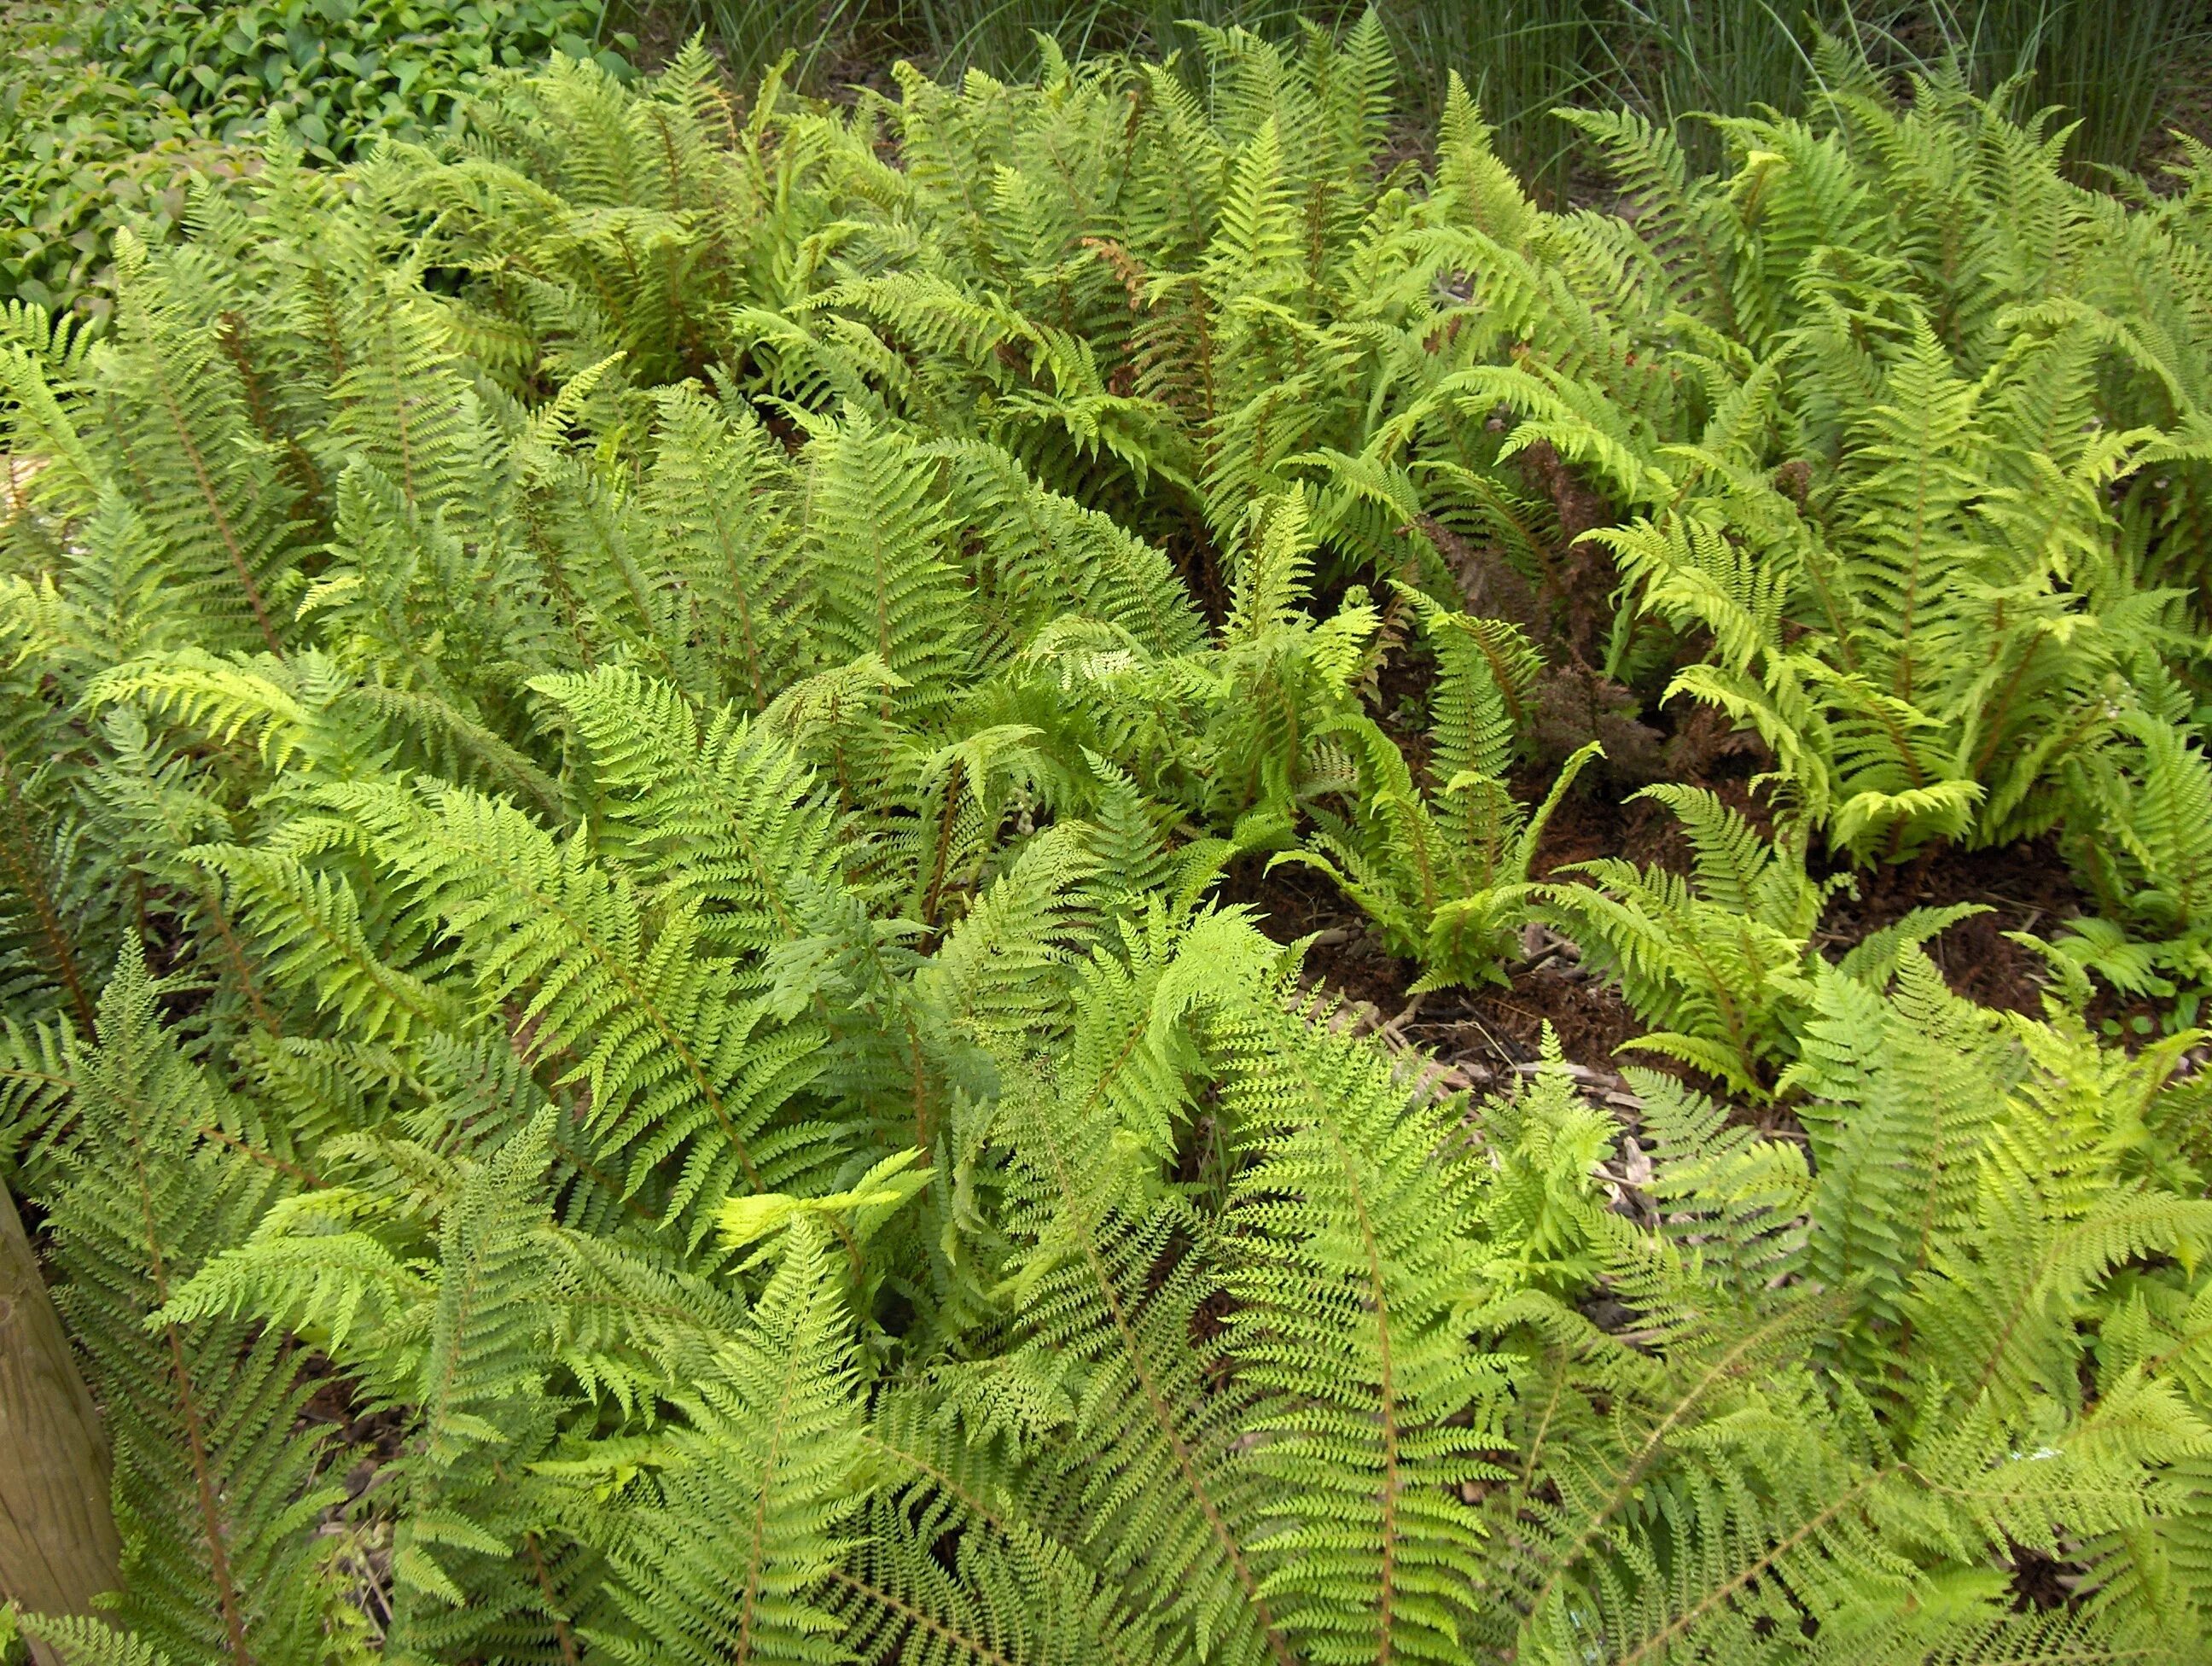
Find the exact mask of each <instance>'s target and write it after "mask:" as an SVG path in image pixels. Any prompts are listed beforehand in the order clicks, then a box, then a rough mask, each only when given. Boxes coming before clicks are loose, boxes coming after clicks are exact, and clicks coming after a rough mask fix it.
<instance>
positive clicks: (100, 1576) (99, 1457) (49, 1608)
mask: <svg viewBox="0 0 2212 1666" xmlns="http://www.w3.org/2000/svg"><path fill="white" fill-rule="evenodd" d="M108 1476H109V1457H108V1451H107V1442H106V1438H104V1437H103V1436H102V1435H101V1433H100V1414H99V1413H98V1412H97V1411H96V1410H95V1409H94V1407H93V1403H92V1396H91V1395H89V1394H88V1393H87V1392H86V1391H85V1386H84V1381H83V1379H82V1377H79V1376H78V1375H77V1372H76V1360H74V1359H71V1358H70V1346H69V1338H68V1337H67V1336H66V1335H64V1334H63V1331H62V1322H61V1316H59V1315H58V1314H57V1313H56V1312H55V1311H54V1304H53V1302H52V1300H51V1299H50V1298H48V1296H47V1294H46V1281H45V1280H43V1279H41V1278H40V1276H39V1262H38V1258H37V1257H36V1256H33V1254H32V1253H31V1243H30V1240H29V1239H28V1238H27V1237H25V1236H24V1235H23V1223H22V1220H21V1218H20V1217H19V1216H18V1215H17V1214H16V1213H15V1199H13V1198H12V1197H10V1196H9V1195H8V1192H7V1189H6V1188H5V1187H0V1597H5V1598H8V1599H9V1600H10V1601H12V1602H15V1604H16V1606H17V1607H18V1608H21V1609H22V1610H23V1612H25V1613H27V1614H89V1613H91V1612H92V1608H91V1599H92V1598H93V1597H94V1596H99V1595H100V1593H101V1592H103V1591H111V1590H115V1589H116V1587H117V1586H118V1585H119V1584H121V1583H122V1578H121V1574H120V1572H119V1566H120V1558H121V1554H122V1547H121V1544H120V1541H118V1539H117V1537H116V1535H115V1517H114V1514H113V1511H112V1510H111V1509H110V1507H109V1504H108V1490H107V1489H108ZM33 1657H34V1658H41V1659H44V1658H48V1656H46V1654H45V1653H44V1651H42V1650H40V1648H39V1647H38V1645H33Z"/></svg>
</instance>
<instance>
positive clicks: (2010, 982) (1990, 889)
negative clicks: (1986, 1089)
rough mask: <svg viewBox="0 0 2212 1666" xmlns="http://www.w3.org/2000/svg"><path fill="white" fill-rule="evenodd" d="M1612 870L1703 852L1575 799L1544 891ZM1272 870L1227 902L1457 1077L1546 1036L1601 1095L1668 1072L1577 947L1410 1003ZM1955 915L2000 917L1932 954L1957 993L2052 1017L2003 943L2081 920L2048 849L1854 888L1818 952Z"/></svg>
mask: <svg viewBox="0 0 2212 1666" xmlns="http://www.w3.org/2000/svg"><path fill="white" fill-rule="evenodd" d="M1706 784H1707V785H1709V786H1710V787H1711V789H1712V790H1713V791H1715V792H1716V793H1719V795H1720V796H1721V797H1722V799H1723V800H1725V801H1726V802H1727V803H1729V805H1730V806H1733V807H1734V808H1735V809H1737V810H1739V811H1741V812H1743V813H1744V814H1745V815H1746V816H1747V817H1748V818H1750V819H1751V820H1752V821H1753V823H1754V824H1758V825H1760V826H1762V827H1764V826H1765V824H1767V822H1768V819H1769V817H1768V812H1767V806H1765V804H1764V802H1763V801H1762V800H1759V798H1758V797H1757V796H1756V795H1755V794H1753V793H1752V791H1751V790H1750V787H1749V786H1748V784H1747V782H1746V781H1743V780H1741V779H1737V778H1731V777H1727V776H1723V777H1720V778H1717V779H1712V780H1710V781H1708V782H1707V783H1706ZM1601 856H1613V857H1620V858H1625V859H1626V860H1630V861H1632V862H1636V863H1638V864H1642V865H1653V866H1662V867H1666V868H1669V869H1672V870H1674V871H1675V872H1677V873H1680V872H1684V871H1686V868H1687V866H1688V859H1689V850H1688V847H1687V844H1686V841H1685V840H1684V839H1683V837H1682V836H1681V832H1680V828H1679V827H1678V826H1677V824H1676V823H1675V821H1674V818H1673V816H1672V815H1670V814H1669V813H1668V811H1667V809H1666V807H1665V806H1662V805H1659V804H1655V803H1651V802H1650V801H1646V800H1638V801H1631V802H1623V801H1620V800H1614V799H1612V798H1610V797H1607V798H1600V797H1597V796H1595V795H1592V796H1588V797H1582V796H1571V797H1570V798H1568V799H1567V800H1565V802H1564V803H1562V804H1561V805H1560V806H1559V812H1558V813H1557V814H1556V815H1554V817H1553V819H1552V822H1551V824H1550V826H1549V827H1548V828H1547V830H1546V837H1545V839H1544V842H1543V844H1542V847H1541V849H1540V850H1539V852H1538V854H1537V858H1536V861H1535V863H1534V873H1535V875H1536V877H1538V878H1543V877H1547V876H1549V875H1553V874H1556V873H1559V870H1560V869H1562V868H1564V867H1565V866H1568V865H1570V864H1571V863H1575V862H1582V861H1588V860H1592V859H1594V858H1596V857H1601ZM1265 868H1266V864H1265V860H1264V859H1261V858H1253V859H1249V860H1247V861H1245V862H1243V863H1241V864H1239V865H1238V866H1237V868H1236V869H1234V870H1232V871H1231V873H1230V874H1229V875H1228V876H1227V879H1226V880H1225V884H1224V886H1223V895H1224V898H1225V900H1227V901H1230V902H1235V903H1247V904H1249V905H1250V906H1252V907H1253V908H1255V909H1256V910H1257V911H1258V912H1259V915H1260V925H1261V929H1262V930H1264V931H1266V932H1267V934H1268V935H1269V936H1271V937H1273V938H1275V939H1277V940H1279V941H1280V942H1285V943H1288V942H1292V941H1295V940H1297V939H1299V938H1302V937H1309V936H1310V937H1312V938H1314V939H1315V940H1314V942H1313V945H1312V946H1311V947H1310V949H1309V950H1308V952H1307V954H1306V958H1305V972H1306V976H1307V981H1308V982H1309V983H1310V984H1311V985H1313V986H1314V987H1315V988H1316V989H1317V990H1318V991H1321V992H1323V993H1325V994H1328V995H1330V996H1333V997H1334V998H1335V999H1337V1000H1340V1001H1341V1002H1342V1003H1344V1004H1345V1005H1346V1006H1349V1007H1352V1009H1354V1011H1355V1013H1356V1014H1357V1015H1358V1018H1359V1021H1360V1022H1362V1023H1363V1024H1364V1025H1367V1026H1369V1027H1372V1028H1380V1029H1387V1030H1388V1031H1389V1034H1390V1037H1391V1038H1392V1039H1393V1040H1395V1041H1398V1042H1401V1043H1409V1044H1413V1045H1416V1046H1419V1047H1420V1048H1422V1049H1425V1050H1427V1051H1429V1052H1431V1053H1432V1054H1433V1055H1435V1056H1436V1057H1437V1060H1438V1061H1440V1062H1441V1063H1443V1064H1445V1065H1448V1066H1456V1067H1462V1068H1463V1069H1467V1067H1472V1068H1471V1069H1467V1073H1468V1077H1469V1079H1473V1080H1475V1081H1481V1080H1486V1079H1498V1078H1501V1077H1503V1076H1504V1075H1505V1074H1508V1073H1510V1072H1512V1071H1513V1070H1515V1069H1516V1067H1522V1066H1525V1065H1528V1064H1529V1063H1531V1062H1532V1061H1534V1060H1535V1059H1536V1058H1537V1057H1539V1056H1540V1054H1541V1049H1542V1041H1543V1032H1544V1029H1545V1026H1546V1025H1550V1027H1551V1028H1552V1030H1553V1032H1554V1033H1555V1034H1556V1035H1557V1036H1558V1037H1559V1044H1560V1049H1561V1051H1562V1052H1563V1053H1564V1055H1565V1057H1566V1059H1567V1061H1569V1062H1570V1063H1571V1064H1575V1065H1578V1066H1580V1067H1583V1070H1584V1071H1586V1072H1587V1073H1589V1079H1591V1080H1592V1081H1594V1082H1595V1084H1596V1085H1600V1086H1606V1085H1612V1082H1613V1079H1614V1078H1616V1077H1617V1075H1618V1073H1619V1071H1620V1067H1621V1066H1622V1064H1623V1063H1638V1064H1644V1065H1648V1066H1650V1067H1654V1068H1665V1067H1667V1063H1666V1061H1664V1060H1662V1059H1660V1058H1658V1057H1657V1056H1656V1055H1640V1054H1637V1053H1633V1052H1631V1053H1627V1054H1621V1053H1620V1052H1619V1049H1620V1048H1621V1046H1622V1045H1623V1043H1626V1042H1629V1041H1632V1040H1633V1039H1634V1038H1635V1037H1637V1036H1638V1035H1640V1034H1642V1033H1643V1032H1644V1030H1646V1029H1648V1028H1649V1027H1650V1026H1649V1025H1645V1024H1644V1023H1643V1022H1642V1021H1641V1020H1639V1019H1638V1018H1637V1016H1636V1014H1635V1013H1634V1012H1632V1011H1631V1010H1630V1008H1629V1006H1628V1005H1627V1003H1626V1001H1625V1000H1622V999H1621V996H1620V991H1619V990H1618V989H1617V988H1614V987H1613V985H1611V984H1610V983H1607V982H1605V981H1603V980H1602V979H1599V978H1595V977H1593V976H1590V975H1589V974H1588V973H1586V972H1584V971H1583V970H1582V969H1581V967H1580V966H1579V965H1578V964H1577V963H1576V957H1575V952H1574V947H1573V945H1572V944H1571V943H1569V942H1567V941H1566V940H1565V939H1562V938H1559V937H1558V936H1556V935H1555V934H1553V933H1550V932H1548V931H1546V930H1544V929H1543V928H1541V927H1535V928H1532V929H1531V930H1530V931H1529V933H1528V934H1527V936H1526V939H1525V940H1524V946H1525V947H1526V948H1527V950H1528V952H1529V958H1528V961H1527V962H1526V963H1524V964H1522V965H1520V966H1517V967H1513V968H1510V969H1509V971H1510V981H1509V982H1507V983H1506V984H1505V985H1504V986H1503V987H1495V988H1482V989H1476V990H1467V989H1450V990H1439V991H1436V992H1433V993H1431V994H1426V995H1425V996H1421V997H1419V998H1418V999H1417V998H1416V997H1414V996H1413V995H1411V994H1409V993H1408V991H1409V989H1410V988H1411V986H1412V985H1413V982H1415V980H1416V979H1417V978H1418V977H1419V975H1420V969H1419V966H1418V965H1417V964H1415V963H1413V961H1410V960H1406V959H1402V958H1399V957H1397V956H1395V955H1393V954H1392V953H1390V952H1389V950H1388V949H1387V948H1386V947H1385V946H1384V945H1383V943H1382V941H1381V939H1380V938H1379V936H1378V934H1377V933H1376V932H1375V930H1374V929H1373V927H1371V926H1370V923H1369V921H1367V918H1366V916H1365V915H1364V914H1362V913H1361V912H1360V910H1359V909H1358V907H1357V906H1355V905H1354V904H1353V903H1351V902H1350V901H1348V900H1347V899H1346V897H1343V895H1342V894H1341V893H1340V892H1339V891H1337V890H1336V888H1335V887H1334V885H1331V884H1329V882H1328V880H1327V879H1323V878H1322V877H1321V876H1320V875H1319V874H1317V873H1313V872H1312V871H1310V870H1309V869H1304V868H1295V867H1283V868H1278V869H1276V870H1275V871H1274V872H1273V873H1267V872H1266V871H1265ZM1567 877H1568V876H1565V875H1564V874H1561V875H1560V878H1561V879H1565V878H1567ZM1948 903H1978V904H1980V905H1981V906H1983V907H1984V908H1986V909H1988V910H1989V912H1988V913H1986V914H1982V915H1975V916H1973V917H1972V918H1970V919H1967V920H1964V921H1960V922H1959V923H1958V924H1957V925H1955V926H1953V927H1951V928H1950V929H1949V930H1948V931H1947V932H1945V933H1943V934H1942V936H1941V937H1939V938H1937V939H1936V940H1935V941H1934V942H1933V943H1931V944H1930V945H1929V953H1930V956H1931V958H1933V959H1934V960H1935V961H1936V964H1937V965H1938V966H1939V967H1941V968H1942V970H1943V972H1944V974H1945V976H1946V977H1947V978H1948V981H1949V982H1950V984H1951V987H1952V988H1954V990H1956V991H1957V992H1958V993H1959V994H1960V995H1962V996H1964V997H1966V998H1967V999H1969V1000H1975V1001H1978V1002H1980V1003H1981V1004H1983V1005H1984V1006H1994V1007H2000V1008H2006V1009H2009V1010H2011V1011H2015V1012H2040V1011H2041V1009H2042V990H2043V988H2044V982H2045V978H2044V972H2043V962H2042V960H2041V958H2039V956H2038V955H2036V954H2035V953H2034V952H2033V951H2032V950H2029V949H2027V948H2024V947H2022V946H2021V945H2019V944H2016V943H2014V942H2011V941H2009V940H2008V939H2007V938H2006V937H2005V935H2004V933H2007V932H2009V931H2021V932H2032V933H2037V934H2040V935H2047V934H2049V933H2050V932H2051V930H2052V928H2053V927H2055V926H2056V925H2057V923H2058V922H2060V921H2064V920H2066V919H2068V918H2070V917H2072V916H2073V915H2076V914H2078V913H2080V912H2081V908H2082V899H2081V896H2080V893H2079V892H2078V891H2076V890H2075V886H2074V884H2073V881H2072V879H2071V878H2070V877H2069V874H2068V873H2067V871H2066V866H2065V864H2064V863H2063V861H2061V860H2060V859H2059V857H2058V854H2057V850H2056V848H2054V847H2053V846H2052V845H2051V842H2049V841H2048V840H2045V841H2039V842H2034V843H2028V844H2020V845H2015V846H2009V847H2006V848H2001V849H1995V850H1979V851H1947V852H1940V853H1937V854H1934V855H1932V856H1930V857H1929V858H1926V859H1923V860H1920V861H1917V862H1909V863H1905V864H1903V865H1901V866H1895V867H1885V868H1875V869H1873V870H1870V871H1867V872H1863V873H1857V875H1855V876H1854V879H1853V886H1852V888H1850V889H1846V890H1844V891H1840V892H1839V893H1838V895H1837V897H1835V899H1834V901H1833V902H1832V903H1831V904H1830V907H1829V909H1828V913H1827V915H1826V918H1825V920H1824V921H1822V932H1821V937H1820V942H1821V945H1822V946H1823V948H1824V949H1826V952H1828V953H1829V954H1830V955H1832V956H1837V955H1840V954H1842V953H1843V952H1844V951H1845V950H1846V949H1848V948H1849V947H1850V945H1853V944H1854V943H1857V941H1858V940H1859V939H1862V938H1863V937H1864V936H1866V935H1867V933H1869V932H1873V931H1875V930H1878V929H1880V928H1881V927H1884V926H1887V925H1889V924H1891V923H1893V922H1894V921H1897V920H1898V919H1899V918H1901V917H1902V916H1903V915H1905V914H1906V913H1908V912H1910V911H1911V909H1916V908H1940V907H1942V906H1944V905H1946V904H1948Z"/></svg>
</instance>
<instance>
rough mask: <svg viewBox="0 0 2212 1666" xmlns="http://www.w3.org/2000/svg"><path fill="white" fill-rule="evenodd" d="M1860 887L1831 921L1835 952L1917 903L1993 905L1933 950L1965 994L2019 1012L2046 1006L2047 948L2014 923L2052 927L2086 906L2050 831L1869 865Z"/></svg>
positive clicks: (1828, 936) (1838, 903)
mask: <svg viewBox="0 0 2212 1666" xmlns="http://www.w3.org/2000/svg"><path fill="white" fill-rule="evenodd" d="M1855 887H1856V891H1857V895H1853V894H1852V893H1851V892H1850V891H1846V892H1844V893H1843V894H1842V895H1839V896H1838V897H1836V899H1835V900H1834V901H1833V902H1832V903H1830V905H1829V908H1828V913H1827V916H1826V919H1825V920H1823V921H1821V926H1822V938H1823V942H1824V945H1825V946H1827V947H1828V948H1829V951H1830V952H1831V953H1841V952H1843V951H1844V949H1846V948H1848V947H1850V945H1852V944H1854V943H1856V942H1857V941H1858V940H1859V939H1861V938H1863V937H1864V936H1865V935H1866V934H1867V933H1869V932H1872V931H1878V930H1880V929H1881V927H1884V926H1887V925H1889V924H1891V923H1892V922H1893V921H1897V920H1899V919H1900V918H1902V917H1903V916H1904V915H1906V914H1908V913H1910V912H1911V910H1912V909H1917V908H1942V907H1944V906H1946V905H1947V904H1949V903H1978V904H1980V905H1981V906H1983V907H1984V908H1986V909H1989V910H1990V912H1988V913H1987V914H1982V915H1975V916H1974V917H1973V918H1972V919H1970V920H1962V921H1960V922H1959V923H1958V924H1957V925H1955V926H1954V927H1951V928H1950V929H1949V930H1948V931H1947V932H1945V933H1943V934H1942V936H1941V937H1939V938H1937V939H1936V940H1935V941H1934V942H1933V943H1931V944H1929V945H1928V946H1929V957H1930V958H1932V959H1933V960H1934V961H1935V962H1936V964H1937V965H1938V966H1940V967H1942V970H1943V975H1944V976H1945V977H1946V978H1947V979H1948V981H1949V982H1950V985H1951V987H1952V988H1953V989H1954V990H1956V991H1957V992H1958V993H1959V994H1961V995H1964V996H1966V998H1967V999H1968V1000H1976V1001H1979V1002H1980V1003H1981V1004H1982V1005H1983V1006H1997V1007H2004V1008H2007V1009H2008V1010H2010V1011H2013V1012H2041V1011H2042V1010H2043V1001H2042V990H2043V987H2044V984H2045V967H2044V962H2043V959H2042V957H2041V956H2039V955H2038V954H2037V953H2036V952H2034V951H2033V950H2032V949H2027V948H2023V947H2022V946H2021V945H2019V944H2017V943H2015V942H2012V941H2009V940H2008V939H2007V938H2006V936H2005V933H2007V932H2032V933H2035V934H2036V935H2038V936H2045V937H2047V936H2049V935H2050V934H2051V931H2052V930H2053V928H2054V927H2057V925H2058V924H2059V923H2060V922H2061V921H2066V920H2069V919H2071V918H2073V917H2074V916H2075V915H2078V914H2080V913H2081V912H2082V911H2083V908H2084V902H2083V898H2082V896H2081V892H2080V891H2079V890H2077V889H2076V888H2075V884H2074V880H2073V877H2072V875H2070V874H2069V873H2068V872H2067V871H2066V864H2065V863H2064V861H2063V860H2061V859H2060V857H2059V854H2058V851H2057V846H2056V845H2055V844H2054V843H2053V842H2052V841H2051V840H2049V839H2039V840H2036V841H2034V842H2021V843H2019V844H2013V845H2006V846H2002V847H2000V848H1996V849H1990V850H1967V851H1943V852H1939V853H1936V854H1934V855H1933V856H1931V857H1928V858H1923V860H1919V861H1916V862H1905V863H1901V864H1899V865H1898V866H1894V867H1880V868H1874V869H1871V870H1869V871H1867V872H1863V873H1859V874H1858V875H1857V876H1856V879H1855Z"/></svg>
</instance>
